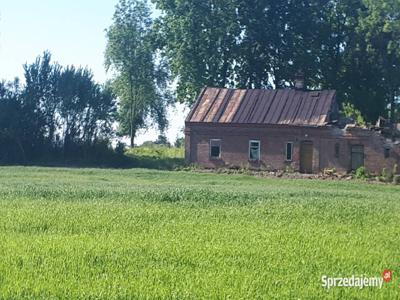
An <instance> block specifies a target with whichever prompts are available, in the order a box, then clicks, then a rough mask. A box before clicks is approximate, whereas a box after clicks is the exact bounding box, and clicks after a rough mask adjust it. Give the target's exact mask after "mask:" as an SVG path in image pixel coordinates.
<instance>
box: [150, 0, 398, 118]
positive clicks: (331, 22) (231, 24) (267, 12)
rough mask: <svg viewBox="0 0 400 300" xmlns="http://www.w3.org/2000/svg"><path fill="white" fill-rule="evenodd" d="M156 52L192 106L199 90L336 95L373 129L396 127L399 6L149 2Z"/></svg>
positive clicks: (301, 0) (381, 2) (282, 0)
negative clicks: (389, 122) (298, 83)
mask: <svg viewBox="0 0 400 300" xmlns="http://www.w3.org/2000/svg"><path fill="white" fill-rule="evenodd" d="M153 2H154V3H155V4H156V6H157V8H158V9H160V10H161V12H162V13H161V16H160V17H159V18H157V20H156V21H155V25H154V26H155V31H156V32H157V34H158V40H159V41H160V48H161V49H163V53H165V55H166V56H167V57H168V60H169V62H170V66H171V70H172V73H173V75H174V76H175V78H177V80H178V88H177V95H178V99H179V100H181V101H185V102H188V103H192V102H193V100H194V99H195V95H196V94H197V93H198V92H199V90H200V88H201V87H203V86H226V87H238V88H284V87H287V86H291V85H293V80H294V77H295V74H296V73H297V71H298V70H302V71H303V72H304V73H305V76H306V79H307V86H308V88H310V89H336V90H337V91H338V99H339V100H340V101H342V102H349V103H352V104H354V105H355V106H356V107H357V108H358V109H360V110H361V112H362V114H363V115H364V116H365V118H366V119H367V120H368V121H370V122H373V121H375V120H376V119H377V118H378V117H379V116H384V117H392V119H393V120H397V119H398V102H399V96H400V1H399V0H296V1H293V0H268V1H267V0H246V1H243V0H203V1H194V0H193V1H180V0H153Z"/></svg>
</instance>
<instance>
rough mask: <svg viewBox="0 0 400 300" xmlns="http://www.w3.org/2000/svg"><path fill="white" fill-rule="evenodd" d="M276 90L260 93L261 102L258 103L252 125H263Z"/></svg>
mask: <svg viewBox="0 0 400 300" xmlns="http://www.w3.org/2000/svg"><path fill="white" fill-rule="evenodd" d="M277 93H278V91H277V90H264V91H262V95H261V101H259V103H258V105H257V108H256V113H255V115H254V123H259V124H261V123H263V122H264V119H265V117H266V116H267V114H268V111H269V109H270V107H271V104H272V101H274V99H275V96H276V94H277Z"/></svg>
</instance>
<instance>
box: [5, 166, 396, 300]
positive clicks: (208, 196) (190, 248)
mask: <svg viewBox="0 0 400 300" xmlns="http://www.w3.org/2000/svg"><path fill="white" fill-rule="evenodd" d="M399 191H400V188H399V187H396V186H386V185H376V184H373V185H368V184H366V183H361V182H335V181H312V180H282V179H261V178H255V177H248V176H227V175H216V174H196V173H185V172H161V171H150V170H91V169H86V170H83V169H47V168H22V167H12V168H0V241H1V242H0V299H38V298H42V299H49V298H65V299H79V298H81V299H87V298H96V299H116V298H120V299H124V298H139V299H166V298H167V299H171V298H176V299H193V298H208V299H215V298H232V299H255V298H259V299H273V298H280V299H291V298H295V299H310V298H311V299H312V298H325V299H329V298H337V299H339V298H341V299H348V298H352V299H366V298H370V299H396V298H398V297H399V296H400V286H399V284H400V280H399V279H398V278H399V274H400V267H399V264H400V252H399V249H400V239H399V235H400V226H399V225H400V197H399ZM384 269H391V270H392V271H393V272H394V279H393V281H392V282H391V283H385V284H384V286H383V288H382V289H376V288H365V289H363V290H359V289H356V288H334V289H330V290H326V289H324V288H322V286H321V285H322V282H321V277H322V276H323V275H328V276H332V277H336V276H344V277H350V276H351V275H353V274H354V275H366V276H367V277H373V276H381V273H382V271H383V270H384Z"/></svg>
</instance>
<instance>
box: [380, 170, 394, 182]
mask: <svg viewBox="0 0 400 300" xmlns="http://www.w3.org/2000/svg"><path fill="white" fill-rule="evenodd" d="M379 181H381V182H392V181H393V174H392V173H390V172H388V170H387V169H386V168H383V169H382V173H381V176H379Z"/></svg>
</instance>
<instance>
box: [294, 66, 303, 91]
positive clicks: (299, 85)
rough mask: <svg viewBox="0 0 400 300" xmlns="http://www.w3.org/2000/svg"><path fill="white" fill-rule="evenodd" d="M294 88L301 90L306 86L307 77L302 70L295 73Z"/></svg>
mask: <svg viewBox="0 0 400 300" xmlns="http://www.w3.org/2000/svg"><path fill="white" fill-rule="evenodd" d="M294 88H295V89H296V90H300V91H302V90H304V88H305V77H304V72H303V71H302V70H299V71H298V72H297V73H296V75H295V79H294Z"/></svg>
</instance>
